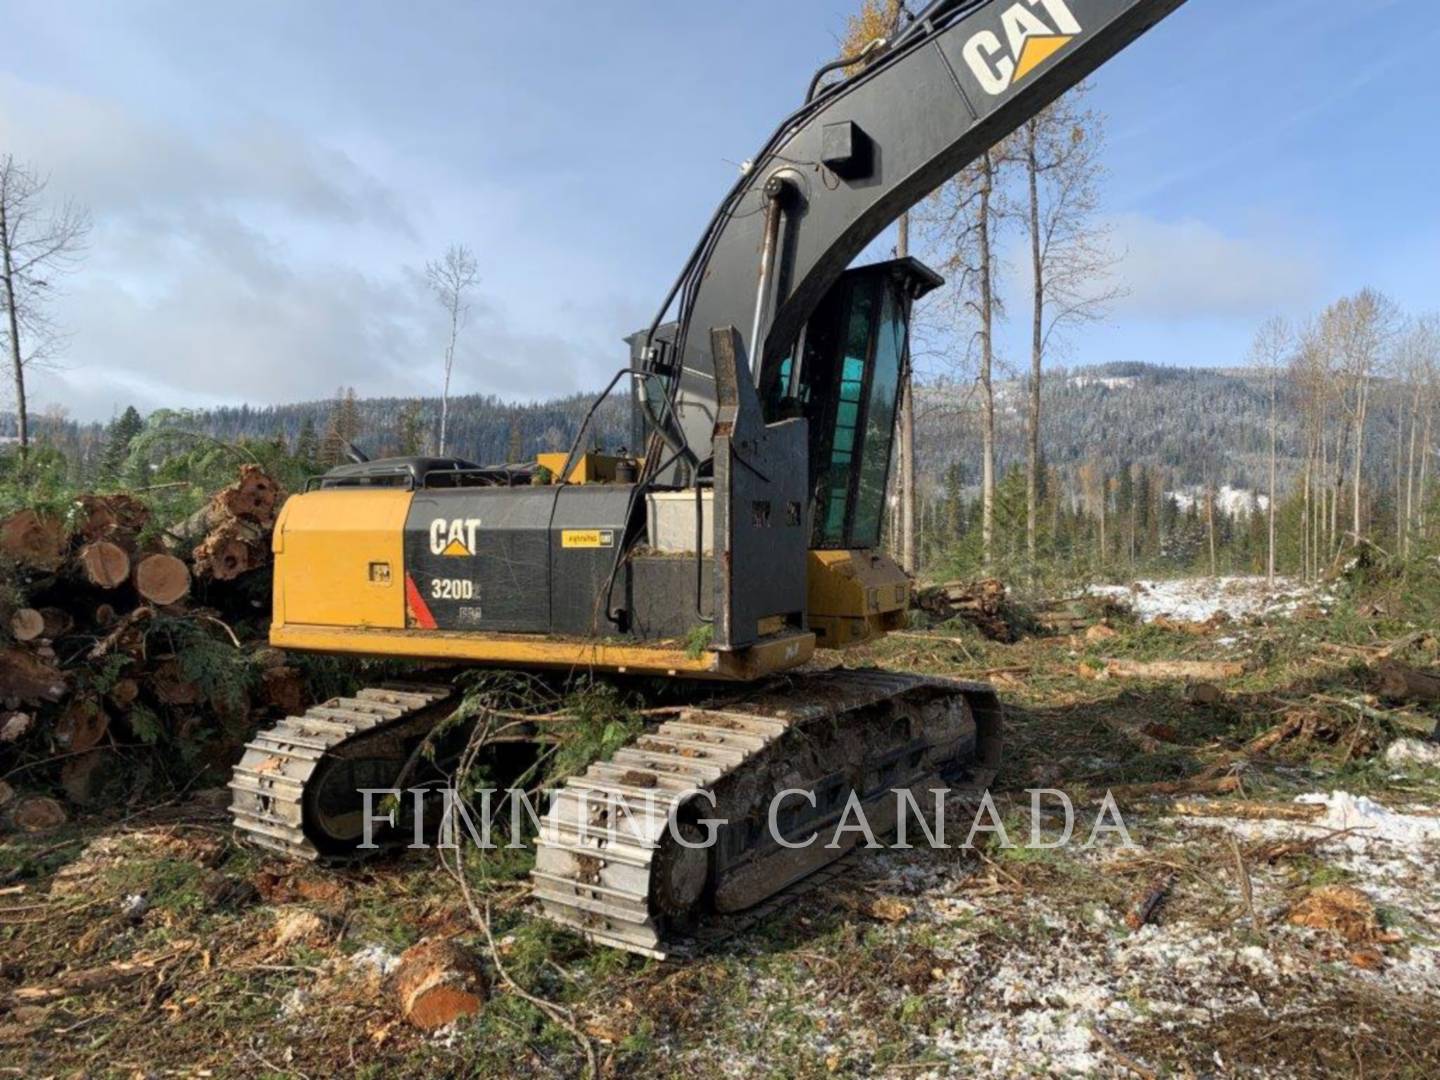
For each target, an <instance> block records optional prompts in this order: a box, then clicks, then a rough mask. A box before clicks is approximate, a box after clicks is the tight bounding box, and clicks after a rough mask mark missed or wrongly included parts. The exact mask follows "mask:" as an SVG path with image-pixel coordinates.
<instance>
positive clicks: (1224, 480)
mask: <svg viewBox="0 0 1440 1080" xmlns="http://www.w3.org/2000/svg"><path fill="white" fill-rule="evenodd" d="M1276 390H1277V393H1278V395H1279V408H1278V413H1279V417H1280V432H1279V434H1280V458H1279V469H1280V486H1281V488H1282V489H1285V490H1288V489H1289V488H1290V487H1291V485H1292V483H1293V482H1294V480H1295V478H1296V476H1297V475H1298V474H1299V473H1300V471H1301V470H1302V469H1303V465H1304V433H1303V431H1302V426H1301V425H1302V416H1303V413H1302V410H1301V407H1300V403H1299V401H1298V392H1297V390H1296V387H1295V385H1294V384H1293V383H1292V382H1291V381H1290V380H1288V379H1285V378H1282V379H1280V380H1279V382H1278V385H1277V387H1276ZM1025 392H1026V387H1025V385H1024V383H1022V382H1021V381H1019V380H1015V381H1009V382H1003V383H1001V382H997V383H996V385H995V397H996V411H997V418H996V435H997V445H996V461H997V467H998V472H999V473H1000V474H1001V475H1004V473H1005V472H1006V471H1007V470H1008V469H1010V468H1011V467H1012V466H1015V465H1019V464H1022V463H1023V462H1024V460H1025V420H1024V415H1023V411H1022V410H1023V407H1024V401H1023V397H1024V394H1025ZM1377 397H1378V399H1379V400H1381V401H1382V402H1383V401H1384V400H1385V390H1384V387H1383V384H1382V385H1381V387H1380V389H1379V391H1378V392H1377ZM1043 398H1044V414H1043V415H1044V420H1043V424H1042V426H1041V447H1042V452H1043V454H1044V457H1045V462H1046V464H1047V465H1048V466H1049V467H1051V468H1052V469H1058V470H1059V471H1060V474H1061V475H1062V476H1064V477H1068V478H1072V479H1073V477H1074V475H1075V474H1076V473H1077V472H1078V470H1079V469H1080V467H1081V466H1083V465H1086V464H1093V465H1094V466H1096V467H1098V468H1100V469H1102V470H1103V471H1104V472H1105V473H1106V474H1108V475H1111V476H1115V475H1118V473H1119V472H1120V471H1121V470H1122V469H1125V468H1127V467H1129V466H1145V467H1147V468H1152V469H1153V468H1160V469H1163V470H1167V472H1168V485H1169V486H1170V487H1171V489H1172V490H1178V489H1181V488H1186V487H1191V486H1194V485H1202V484H1205V483H1207V482H1210V483H1213V484H1215V485H1216V486H1217V487H1218V486H1222V485H1229V486H1231V487H1234V488H1241V489H1249V490H1252V491H1263V490H1265V487H1266V484H1267V483H1268V474H1267V470H1268V468H1269V452H1270V451H1269V447H1270V434H1269V426H1268V425H1269V407H1270V384H1269V381H1268V377H1267V376H1266V374H1265V373H1264V372H1256V371H1247V370H1242V369H1232V370H1225V369H1219V368H1168V367H1156V366H1152V365H1148V364H1109V365H1105V366H1103V367H1093V368H1078V369H1074V370H1069V371H1056V372H1053V373H1051V374H1050V375H1049V376H1047V378H1046V381H1045V382H1044V384H1043ZM978 417H979V414H978V402H977V400H976V397H975V395H974V394H973V393H972V392H971V388H970V387H969V386H956V385H932V386H929V387H926V388H924V389H922V390H920V391H919V393H918V405H917V411H916V423H917V426H918V434H917V437H916V449H917V456H918V469H919V471H920V476H921V485H922V489H923V487H924V486H925V485H926V484H927V483H931V484H933V483H942V482H943V481H944V478H945V477H946V476H947V474H948V473H949V472H950V470H951V468H952V466H958V467H959V469H960V476H961V479H962V483H964V484H966V485H967V486H969V485H970V484H978V483H979V479H978V468H979V461H980V426H979V418H978ZM1394 430H1395V428H1394V417H1393V415H1392V414H1391V413H1389V412H1387V411H1386V410H1385V409H1384V408H1379V409H1377V410H1376V412H1375V415H1374V418H1373V426H1372V427H1371V428H1370V430H1369V434H1368V439H1369V442H1370V444H1371V446H1373V447H1374V448H1375V453H1373V455H1372V457H1373V461H1371V462H1370V468H1372V469H1373V470H1374V474H1375V478H1376V479H1377V480H1379V481H1384V480H1386V479H1387V478H1389V477H1390V476H1391V465H1390V461H1389V458H1388V456H1387V455H1385V454H1383V453H1381V452H1379V448H1381V447H1389V446H1391V445H1392V443H1393V442H1394Z"/></svg>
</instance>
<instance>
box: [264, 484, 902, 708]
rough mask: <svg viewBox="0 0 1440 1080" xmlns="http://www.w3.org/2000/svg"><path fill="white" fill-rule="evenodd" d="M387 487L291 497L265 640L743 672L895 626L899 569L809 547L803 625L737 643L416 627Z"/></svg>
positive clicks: (547, 663) (379, 651) (714, 674)
mask: <svg viewBox="0 0 1440 1080" xmlns="http://www.w3.org/2000/svg"><path fill="white" fill-rule="evenodd" d="M410 498H411V495H410V493H409V492H408V491H398V490H384V489H378V490H363V489H362V490H356V489H353V488H352V489H343V490H335V491H315V492H310V493H308V494H305V495H303V496H299V497H297V498H293V499H290V500H289V501H288V502H287V503H286V504H285V508H284V510H283V511H282V512H281V515H280V520H279V522H278V523H277V524H276V528H275V539H274V549H275V593H274V613H273V619H272V622H271V627H270V642H271V644H272V645H275V646H276V647H277V648H282V649H297V650H302V651H306V652H321V653H345V654H351V655H362V656H388V657H396V658H405V659H412V660H437V661H454V662H460V663H474V664H492V665H497V666H505V667H522V668H541V669H550V670H587V671H608V672H619V673H626V674H636V675H665V676H680V677H688V678H698V679H719V680H727V681H738V682H750V681H753V680H756V679H761V678H764V677H765V676H767V675H772V674H775V673H776V672H780V671H787V670H789V669H791V668H795V667H799V666H800V665H802V664H804V663H806V662H808V661H809V660H810V659H811V657H812V656H813V655H814V652H815V649H816V647H817V645H818V646H820V647H823V648H830V649H840V648H845V647H847V646H850V645H859V644H863V643H864V642H867V641H872V640H874V639H875V638H877V637H880V636H882V635H883V634H884V633H885V632H886V631H888V630H894V629H898V628H900V627H901V626H903V625H904V621H905V613H906V609H907V608H908V607H909V600H910V586H909V580H908V579H907V578H906V576H905V573H904V571H902V570H901V569H900V567H899V566H897V565H896V564H895V563H894V562H893V561H892V560H890V559H888V558H886V557H885V556H883V555H877V554H875V553H872V552H867V551H812V552H811V553H810V558H809V571H808V596H809V612H808V618H809V625H810V627H811V629H810V630H808V631H806V630H797V629H794V628H793V627H784V626H782V625H781V624H780V623H781V621H780V620H779V619H777V620H775V624H776V625H775V626H774V628H773V632H771V633H768V634H767V635H766V636H765V637H763V638H761V640H760V641H759V642H758V643H756V644H755V645H752V646H751V647H750V648H748V649H744V650H742V651H739V652H717V651H713V650H703V651H700V652H699V653H696V652H694V651H692V650H687V649H686V648H684V647H683V646H682V645H680V644H678V643H676V642H656V643H652V644H639V643H635V642H629V641H606V640H594V639H570V638H557V637H550V636H545V635H537V634H499V633H481V632H475V631H447V630H424V629H418V628H414V627H412V626H409V625H408V620H407V618H406V613H405V584H404V581H405V553H404V532H405V519H406V517H407V515H408V514H409V510H410Z"/></svg>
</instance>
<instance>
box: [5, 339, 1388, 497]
mask: <svg viewBox="0 0 1440 1080" xmlns="http://www.w3.org/2000/svg"><path fill="white" fill-rule="evenodd" d="M995 389H996V402H997V410H998V417H997V423H996V428H997V436H998V444H997V463H998V468H999V472H1000V474H1001V475H1004V473H1005V472H1006V471H1007V470H1009V469H1010V468H1011V467H1012V466H1015V465H1018V464H1020V463H1022V462H1023V460H1024V440H1025V424H1024V416H1023V413H1022V411H1021V410H1022V407H1023V404H1024V403H1023V396H1024V394H1025V385H1024V383H1023V382H1021V381H1019V380H1014V381H1009V382H1003V383H996V388H995ZM1278 393H1279V395H1280V408H1279V415H1280V418H1281V422H1280V482H1281V486H1282V488H1288V487H1290V485H1291V484H1292V482H1293V481H1294V479H1295V477H1296V476H1297V475H1298V473H1299V472H1300V470H1301V468H1302V463H1303V453H1304V450H1303V435H1302V431H1301V410H1300V407H1299V404H1298V401H1294V400H1291V399H1292V398H1293V397H1294V396H1295V395H1296V393H1297V392H1296V390H1295V388H1294V385H1293V384H1292V383H1291V382H1290V381H1289V380H1286V379H1281V380H1280V382H1279V385H1278ZM1377 396H1378V398H1379V400H1380V401H1381V402H1382V405H1383V401H1384V388H1383V385H1382V387H1381V390H1380V392H1379V394H1378V395H1377ZM345 397H346V393H345V392H341V393H338V394H337V396H336V398H335V399H333V400H329V401H309V402H301V403H297V404H293V405H274V406H249V405H240V406H234V407H225V408H218V409H211V410H203V411H196V412H193V413H187V414H183V421H182V423H183V424H184V426H186V427H189V428H191V429H193V430H195V431H197V432H203V433H204V434H206V435H210V436H213V437H214V438H217V439H221V440H224V441H235V440H240V439H251V440H260V441H268V440H272V439H275V438H277V437H279V436H283V437H284V439H285V440H286V442H287V444H289V445H290V446H292V447H294V446H295V445H296V444H297V443H298V442H299V441H300V440H301V439H302V435H304V433H305V432H306V431H307V427H308V429H309V431H310V432H311V435H309V436H305V437H313V438H314V439H315V440H316V443H317V445H318V443H319V442H321V441H323V440H324V437H325V433H326V431H327V430H328V428H329V427H330V426H331V424H332V423H333V422H334V421H335V420H336V418H337V417H339V416H341V415H342V414H345V413H346V411H347V408H348V407H347V405H346V404H345ZM1044 400H1045V405H1044V424H1043V428H1042V446H1043V452H1044V456H1045V461H1046V464H1047V465H1048V466H1049V467H1050V468H1051V469H1053V470H1055V471H1056V474H1057V476H1058V477H1059V478H1060V479H1061V480H1062V482H1063V483H1064V484H1065V486H1067V487H1069V486H1072V485H1074V486H1076V489H1077V490H1078V480H1077V477H1078V473H1079V470H1080V469H1081V467H1082V466H1086V465H1090V466H1093V467H1096V468H1099V469H1102V470H1103V471H1104V472H1105V473H1106V474H1108V475H1111V476H1114V475H1118V474H1119V472H1120V471H1121V470H1123V469H1126V468H1128V467H1131V466H1145V467H1147V468H1151V469H1157V468H1158V469H1161V470H1164V471H1165V472H1166V476H1167V486H1168V487H1170V488H1172V489H1174V490H1178V489H1181V488H1185V487H1190V486H1193V485H1200V484H1205V483H1207V482H1211V483H1214V484H1215V485H1216V486H1221V485H1229V486H1231V487H1234V488H1238V489H1248V490H1254V491H1259V490H1263V489H1264V487H1265V475H1266V468H1267V454H1268V447H1269V432H1268V427H1267V424H1268V409H1269V383H1268V381H1267V378H1266V376H1265V375H1264V374H1263V373H1260V372H1253V371H1245V370H1222V369H1218V368H1167V367H1157V366H1152V365H1147V364H1110V365H1105V366H1103V367H1092V368H1076V369H1072V370H1057V371H1056V372H1054V373H1052V374H1050V375H1049V376H1048V377H1047V380H1046V382H1045V384H1044ZM590 405H591V399H590V398H588V397H586V396H584V395H575V396H573V397H568V398H561V399H558V400H555V401H548V402H540V403H532V404H523V403H518V404H517V403H508V402H504V401H501V400H500V399H499V398H496V397H492V396H478V395H476V396H469V397H460V398H456V399H454V400H453V401H452V402H451V405H450V440H449V441H450V451H451V452H452V453H454V454H457V455H459V456H461V457H465V458H468V459H470V460H473V461H477V462H481V463H483V464H493V463H498V462H502V461H506V460H515V459H528V458H531V457H533V456H534V455H535V454H537V453H541V452H544V451H549V450H563V449H568V447H569V445H570V442H571V440H572V439H573V438H574V437H575V432H576V430H577V428H578V427H579V425H580V422H581V420H582V419H583V418H584V415H585V412H586V410H587V409H589V407H590ZM353 410H354V411H353V413H351V414H350V415H349V418H348V419H347V420H345V421H343V422H342V427H345V428H347V429H348V430H346V431H345V434H347V435H351V437H352V440H353V441H354V443H355V444H356V445H357V446H359V447H360V448H361V449H362V450H364V451H365V452H366V453H367V454H369V455H371V456H372V457H378V456H381V455H385V454H393V453H400V452H405V451H408V450H413V449H416V448H417V446H418V448H419V449H420V450H425V449H427V448H433V447H429V446H428V444H432V443H433V441H434V438H435V432H436V431H437V429H438V424H439V410H440V403H439V401H438V399H433V398H426V399H415V400H406V399H400V398H359V397H357V398H356V399H355V401H354V405H353ZM34 424H35V426H36V428H37V429H38V431H39V434H40V437H41V439H42V440H44V441H46V442H49V443H50V444H51V445H54V446H55V447H56V448H57V449H61V450H63V451H65V453H66V456H67V457H68V458H70V459H71V460H72V461H74V462H76V463H78V464H79V466H80V467H82V468H88V467H96V466H97V465H98V462H99V459H100V456H101V455H102V454H103V448H104V445H105V442H106V425H103V424H77V423H75V422H72V421H65V420H58V419H56V418H54V417H43V416H42V417H37V418H35V420H34ZM917 424H918V429H919V430H918V436H917V440H916V442H917V451H918V455H917V458H918V470H919V474H920V489H921V490H922V491H926V490H928V491H930V492H931V493H938V492H939V491H940V490H941V489H943V488H946V487H948V486H950V485H951V484H953V483H954V481H955V480H956V479H957V478H958V480H959V482H960V483H961V485H962V486H965V487H969V486H971V485H972V484H975V483H978V474H977V469H978V462H979V460H980V449H979V447H980V427H979V421H978V413H977V411H976V400H975V397H974V395H973V394H972V393H971V388H970V387H969V386H962V385H957V384H953V383H938V384H931V385H929V386H926V387H924V388H922V389H921V390H920V391H919V394H918V410H917ZM593 428H594V439H593V444H594V445H598V446H601V447H604V448H607V449H615V448H618V447H620V446H622V445H627V444H628V443H629V441H630V434H629V417H628V404H627V403H626V402H625V401H624V399H622V398H619V397H616V398H613V399H611V400H609V401H607V402H605V403H604V404H603V405H602V406H601V408H600V410H599V411H598V412H597V414H596V420H595V424H594V425H593ZM12 431H13V420H12V419H11V418H10V417H8V416H3V415H0V437H3V436H4V435H7V434H10V433H11V432H12ZM1393 437H1394V423H1393V418H1392V417H1391V416H1390V415H1389V414H1388V413H1387V412H1386V410H1385V409H1384V408H1383V407H1381V408H1377V410H1376V412H1375V415H1374V420H1373V427H1372V428H1371V430H1370V434H1369V438H1370V440H1371V443H1372V445H1373V446H1374V447H1376V448H1377V452H1376V453H1374V454H1373V455H1372V458H1373V460H1372V461H1371V462H1370V465H1369V468H1371V469H1372V470H1373V471H1374V476H1375V479H1376V480H1377V481H1378V482H1380V483H1385V482H1386V481H1387V478H1388V477H1389V476H1390V462H1389V458H1388V455H1385V454H1383V453H1380V452H1378V448H1380V447H1387V446H1389V445H1391V443H1392V442H1393ZM956 469H958V477H957V474H956V472H955V471H954V470H956Z"/></svg>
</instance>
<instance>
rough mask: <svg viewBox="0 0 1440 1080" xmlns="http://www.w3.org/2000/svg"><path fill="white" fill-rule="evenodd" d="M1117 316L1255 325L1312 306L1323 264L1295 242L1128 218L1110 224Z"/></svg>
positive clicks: (1199, 223)
mask: <svg viewBox="0 0 1440 1080" xmlns="http://www.w3.org/2000/svg"><path fill="white" fill-rule="evenodd" d="M1112 224H1113V228H1114V232H1113V235H1112V239H1111V243H1112V246H1113V249H1114V251H1115V254H1116V255H1117V257H1118V259H1119V261H1118V263H1117V265H1116V268H1115V280H1116V282H1117V283H1118V284H1120V285H1121V286H1123V287H1124V288H1125V289H1126V290H1127V295H1126V296H1125V298H1124V299H1122V300H1120V301H1119V302H1118V303H1116V304H1115V305H1114V309H1113V310H1114V313H1115V314H1116V315H1117V316H1120V317H1125V316H1139V317H1148V318H1159V319H1171V320H1174V319H1225V318H1245V319H1251V318H1256V317H1260V318H1263V317H1264V316H1266V315H1269V314H1272V313H1273V312H1275V311H1277V310H1288V309H1291V308H1294V307H1297V306H1303V305H1306V304H1308V303H1311V302H1312V301H1314V300H1315V298H1316V297H1317V296H1318V295H1319V294H1320V293H1321V292H1322V291H1323V281H1322V276H1321V272H1320V266H1319V260H1318V259H1317V258H1316V256H1315V253H1314V251H1313V250H1311V249H1310V247H1309V245H1308V243H1307V242H1306V241H1305V240H1303V239H1302V238H1298V237H1296V236H1283V235H1282V236H1265V235H1246V236H1240V235H1235V234H1233V233H1229V232H1226V231H1223V230H1221V229H1220V228H1217V227H1216V226H1214V225H1211V224H1209V223H1207V222H1203V221H1196V220H1193V219H1192V220H1184V221H1174V222H1168V221H1159V220H1157V219H1155V218H1151V217H1144V216H1141V215H1135V214H1132V215H1126V216H1122V217H1120V218H1117V219H1115V221H1114V222H1113V223H1112Z"/></svg>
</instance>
